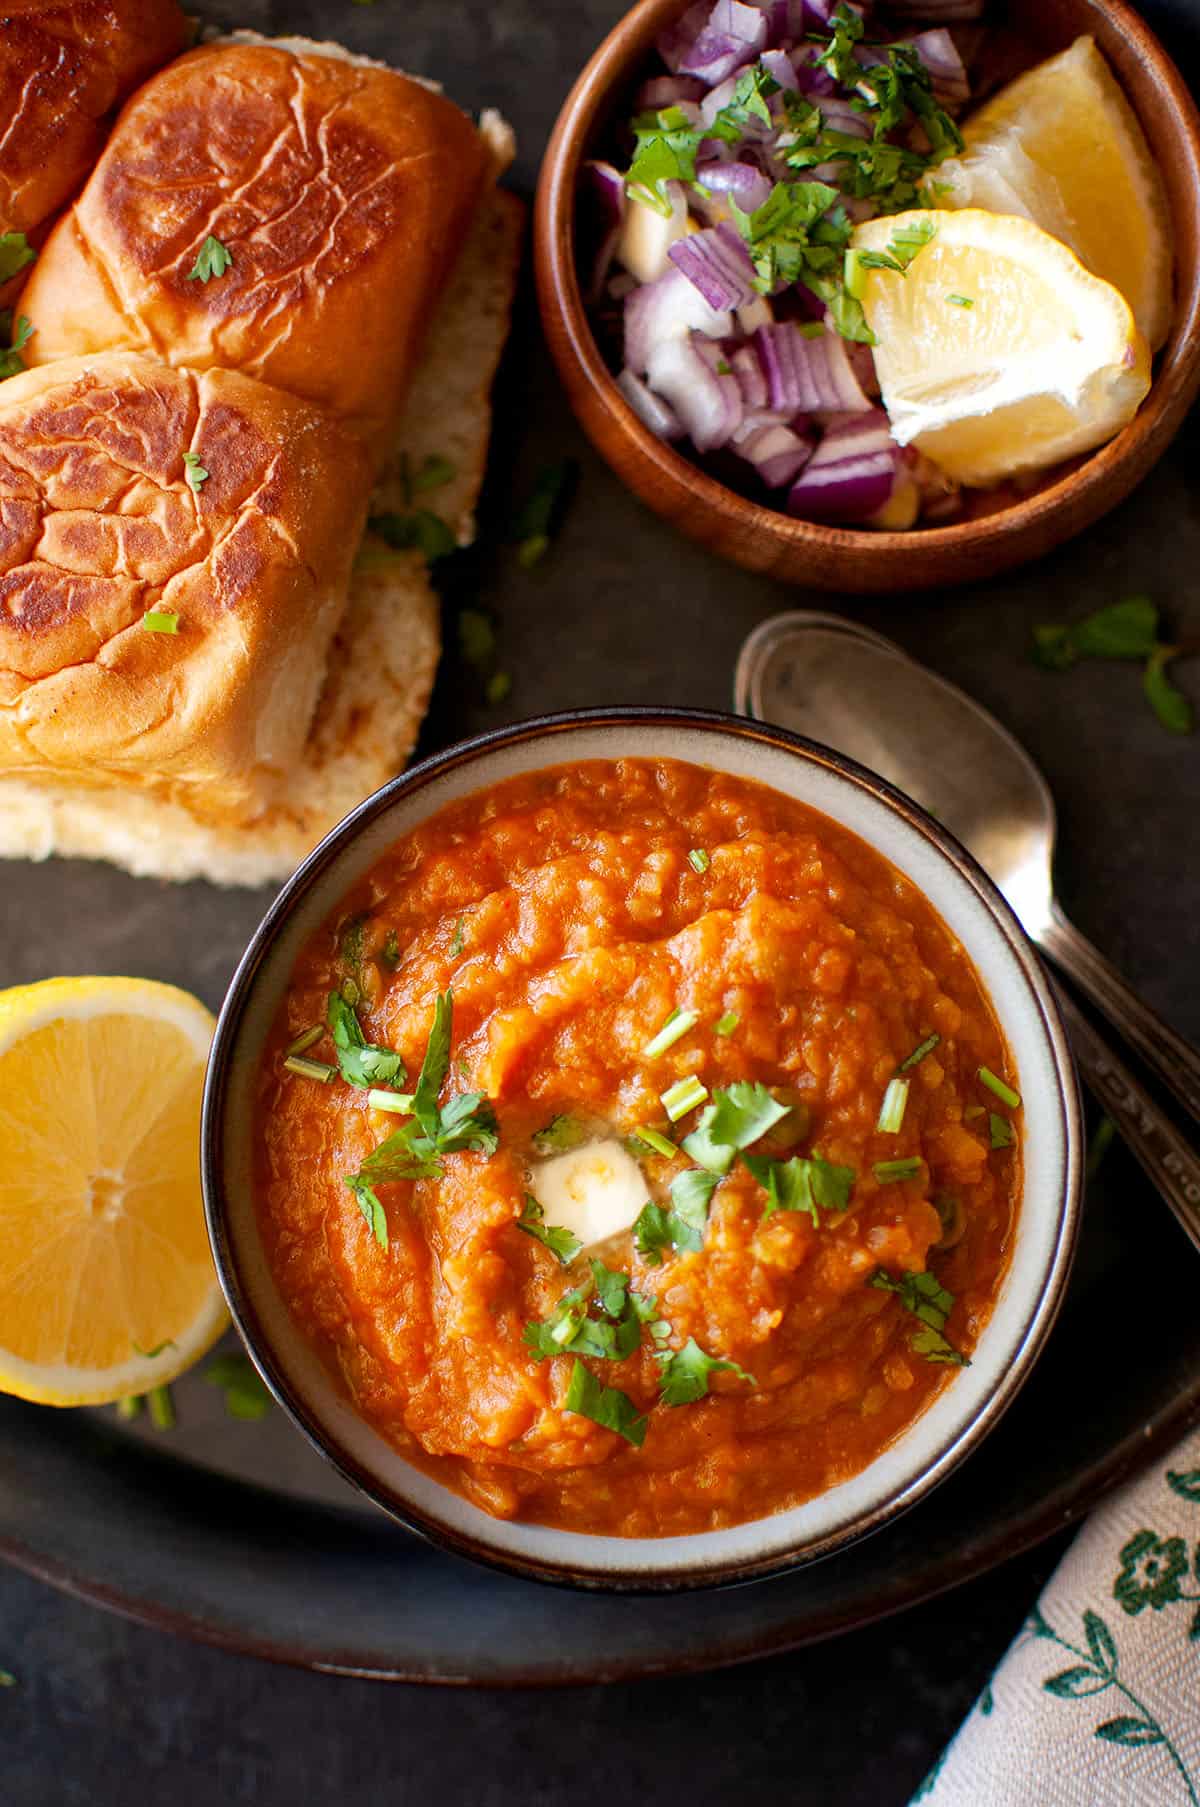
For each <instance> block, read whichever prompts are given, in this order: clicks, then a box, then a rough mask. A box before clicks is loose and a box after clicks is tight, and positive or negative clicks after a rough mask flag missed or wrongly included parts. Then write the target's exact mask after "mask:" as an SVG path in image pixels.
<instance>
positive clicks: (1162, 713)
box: [1142, 646, 1194, 734]
mask: <svg viewBox="0 0 1200 1807" xmlns="http://www.w3.org/2000/svg"><path fill="white" fill-rule="evenodd" d="M1178 651H1179V648H1178V647H1177V646H1157V647H1155V649H1154V651H1153V652H1152V653H1151V655H1150V657H1149V659H1148V660H1147V661H1146V671H1145V675H1144V677H1143V679H1142V688H1143V689H1144V691H1145V693H1146V701H1147V702H1148V703H1149V705H1150V707H1151V708H1152V709H1153V711H1154V713H1155V715H1157V717H1158V719H1159V721H1160V722H1161V723H1162V725H1163V727H1164V728H1165V729H1166V730H1167V732H1168V733H1169V734H1190V733H1191V731H1192V728H1193V726H1194V718H1193V715H1192V705H1191V704H1190V703H1189V702H1188V700H1187V698H1186V697H1185V696H1184V694H1183V692H1182V691H1181V690H1177V689H1176V688H1175V686H1174V684H1172V682H1171V680H1170V678H1168V676H1167V666H1168V665H1169V664H1170V662H1171V660H1172V659H1173V658H1175V657H1176V655H1177V654H1178Z"/></svg>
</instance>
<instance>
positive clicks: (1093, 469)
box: [534, 0, 1200, 591]
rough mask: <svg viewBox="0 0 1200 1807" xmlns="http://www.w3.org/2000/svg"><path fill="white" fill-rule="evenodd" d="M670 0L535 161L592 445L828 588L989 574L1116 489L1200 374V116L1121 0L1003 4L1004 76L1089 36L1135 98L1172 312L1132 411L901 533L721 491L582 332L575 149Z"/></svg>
mask: <svg viewBox="0 0 1200 1807" xmlns="http://www.w3.org/2000/svg"><path fill="white" fill-rule="evenodd" d="M682 11H683V6H682V4H681V0H640V3H639V4H638V5H637V6H635V7H634V8H633V10H632V12H630V13H628V14H626V16H625V18H624V19H622V20H621V22H620V24H619V25H618V26H617V27H616V28H615V30H613V31H611V32H610V33H609V35H608V37H607V38H605V40H604V42H603V43H602V44H601V46H600V48H599V50H597V52H596V53H595V55H594V56H593V57H592V59H591V61H590V62H589V63H588V64H587V66H586V68H585V69H584V71H583V73H582V75H581V76H580V77H579V80H578V81H577V82H576V84H575V86H574V88H573V89H572V90H571V93H570V95H569V96H568V98H567V102H566V105H565V106H564V107H563V110H562V112H561V113H560V114H559V117H558V121H557V123H556V125H555V128H554V132H553V134H552V136H551V139H550V144H549V147H548V149H547V151H546V155H545V159H544V161H543V163H542V172H541V177H540V180H539V183H538V192H537V203H536V211H535V220H534V259H535V268H536V273H537V284H538V295H539V300H540V303H541V312H542V320H543V323H544V326H545V330H546V337H547V339H548V341H549V344H550V350H551V352H552V354H553V356H554V359H555V362H556V363H557V365H558V369H559V373H560V375H561V377H562V380H563V382H564V384H565V386H566V390H567V395H568V397H569V398H570V401H571V405H572V407H573V408H574V410H575V412H576V414H577V415H578V416H579V419H580V421H581V423H582V425H583V427H584V430H585V431H586V432H587V434H588V437H589V438H590V439H591V440H592V443H593V444H594V445H595V447H596V449H597V450H598V451H599V452H600V454H601V456H602V457H604V458H606V459H607V460H608V462H609V463H610V464H611V465H612V466H613V469H614V470H615V471H617V473H618V474H619V475H620V476H621V477H622V478H623V479H624V481H625V482H626V483H627V484H628V485H629V487H630V488H631V489H632V490H634V491H635V493H636V494H637V495H639V496H640V497H641V498H642V500H643V501H644V502H648V503H649V504H650V506H651V508H653V509H655V510H657V512H658V513H659V514H661V515H663V516H664V517H665V518H666V519H667V520H669V521H671V522H673V523H674V524H675V525H676V526H677V527H680V528H682V530H683V531H684V533H687V534H690V535H691V537H692V538H693V539H697V540H699V541H701V543H702V544H704V545H706V546H710V547H712V549H713V550H714V551H715V552H720V553H721V554H723V555H724V556H725V557H726V558H729V559H732V560H734V562H735V563H737V564H739V565H744V566H745V567H746V568H747V569H748V570H751V571H765V572H769V573H770V574H771V575H772V576H774V577H779V578H786V579H790V580H791V581H792V582H794V583H802V584H807V585H809V586H815V587H817V588H820V589H830V590H857V591H878V590H912V589H923V588H929V587H932V586H934V585H939V584H951V583H963V582H970V581H972V580H974V579H978V578H984V577H990V576H992V575H994V574H995V573H996V572H998V571H1005V570H1008V569H1010V568H1011V567H1012V566H1014V565H1018V564H1021V563H1023V562H1025V561H1026V560H1028V559H1032V558H1037V557H1039V556H1040V555H1041V554H1042V553H1044V552H1048V551H1049V550H1050V549H1051V547H1053V546H1057V545H1060V544H1061V543H1062V541H1064V540H1067V539H1070V538H1071V536H1072V535H1073V534H1076V533H1079V532H1081V531H1082V529H1083V528H1085V527H1087V526H1089V525H1090V524H1091V523H1092V522H1093V521H1095V520H1097V519H1098V518H1099V517H1100V516H1101V515H1102V514H1104V513H1106V512H1107V511H1108V509H1110V508H1113V507H1114V506H1115V505H1116V504H1117V503H1118V502H1120V501H1122V500H1123V499H1124V497H1125V496H1127V495H1128V494H1129V492H1130V490H1132V489H1133V487H1134V485H1135V484H1137V483H1140V481H1141V480H1142V478H1143V477H1144V476H1145V475H1146V473H1147V472H1148V471H1149V470H1150V469H1151V467H1152V466H1153V465H1154V464H1155V462H1156V461H1157V460H1158V459H1159V458H1160V457H1161V456H1162V454H1163V452H1164V451H1165V450H1166V448H1167V446H1168V444H1169V443H1170V441H1171V439H1172V438H1173V436H1174V434H1175V433H1176V432H1177V431H1178V429H1179V427H1180V425H1181V424H1182V421H1183V418H1184V415H1185V414H1186V412H1187V409H1188V406H1189V404H1190V403H1191V401H1192V399H1193V397H1194V396H1195V394H1196V390H1197V387H1198V386H1200V117H1198V115H1197V112H1196V108H1195V106H1194V104H1193V102H1192V99H1191V96H1190V94H1189V93H1188V90H1187V88H1186V87H1185V85H1184V82H1183V78H1182V77H1181V75H1180V73H1179V71H1178V70H1177V69H1176V67H1175V65H1174V64H1173V63H1172V61H1171V59H1170V58H1169V57H1168V56H1167V53H1166V51H1165V50H1164V49H1163V47H1162V45H1161V44H1160V43H1159V41H1158V39H1157V38H1156V37H1155V36H1154V34H1153V32H1152V31H1151V30H1150V29H1149V27H1148V26H1147V25H1146V24H1145V23H1144V22H1143V21H1142V20H1141V19H1140V18H1139V17H1138V16H1137V14H1136V13H1135V12H1134V11H1133V10H1132V9H1131V7H1129V6H1127V5H1126V4H1124V0H1011V3H1010V4H1008V5H1007V7H1006V8H1005V11H1004V15H1003V18H1004V25H1005V30H1006V33H1007V35H1008V36H1009V39H1010V42H1011V43H1016V44H1019V45H1020V47H1021V51H1022V53H1023V54H1022V56H1021V58H1020V60H1019V61H1014V65H1013V68H1012V71H1011V73H1014V74H1015V73H1016V71H1017V68H1018V67H1022V66H1028V65H1029V64H1032V63H1034V62H1038V61H1040V60H1041V59H1042V58H1043V57H1047V56H1052V55H1054V54H1055V52H1057V51H1059V50H1064V49H1066V47H1067V46H1068V45H1069V44H1070V43H1071V42H1072V41H1073V40H1074V39H1075V38H1077V37H1079V36H1080V35H1081V34H1083V33H1085V32H1090V33H1091V35H1092V36H1093V37H1094V38H1095V39H1096V42H1097V44H1098V45H1099V46H1100V48H1101V50H1103V52H1104V54H1105V56H1106V57H1107V58H1108V60H1109V62H1110V63H1111V64H1112V67H1113V69H1114V70H1115V72H1116V74H1117V77H1118V79H1119V80H1120V82H1121V85H1122V87H1123V88H1124V90H1125V93H1126V95H1127V96H1128V97H1129V100H1130V101H1131V102H1132V104H1133V107H1134V109H1135V111H1136V112H1137V115H1138V118H1139V119H1140V120H1141V124H1142V129H1143V131H1144V132H1145V134H1146V137H1147V139H1148V141H1149V144H1150V148H1151V150H1152V152H1153V153H1154V156H1155V159H1156V160H1157V163H1158V166H1159V168H1160V170H1161V171H1162V175H1163V180H1164V182H1165V185H1166V190H1167V200H1168V205H1169V207H1170V211H1171V216H1172V220H1173V222H1174V228H1175V322H1174V326H1173V328H1172V331H1171V335H1170V338H1169V339H1168V341H1167V343H1166V345H1165V346H1164V347H1163V349H1162V351H1161V352H1160V353H1159V354H1158V357H1157V358H1156V360H1155V373H1154V382H1153V386H1152V388H1151V390H1150V393H1149V395H1148V396H1147V397H1146V400H1145V401H1144V402H1143V404H1142V406H1141V409H1140V410H1139V412H1138V414H1137V415H1136V417H1135V418H1134V420H1133V421H1132V422H1131V423H1130V425H1129V426H1128V427H1126V428H1125V430H1124V432H1123V433H1121V434H1119V435H1118V437H1117V438H1116V439H1114V440H1110V441H1109V443H1108V444H1107V445H1104V446H1101V447H1100V448H1099V449H1098V450H1097V451H1095V452H1093V453H1091V454H1090V455H1089V456H1088V457H1087V458H1085V459H1083V460H1081V461H1077V462H1076V463H1075V464H1073V465H1072V466H1069V467H1064V468H1063V470H1062V471H1061V472H1059V473H1058V474H1056V475H1054V476H1052V477H1051V478H1050V479H1049V480H1048V481H1047V482H1045V483H1044V484H1043V485H1042V486H1041V487H1040V488H1038V489H1036V490H1034V491H1032V492H1031V493H1029V494H1027V495H1025V496H1024V497H1022V498H1021V499H1019V500H1016V501H1013V502H1012V503H1010V504H1009V505H1007V506H1002V507H999V508H997V509H996V511H995V512H993V513H990V514H986V515H984V516H983V517H982V518H977V519H973V520H969V521H961V522H957V523H955V524H954V525H952V526H946V527H925V528H918V529H916V530H914V531H912V532H908V533H883V532H872V531H867V530H862V529H852V528H840V527H824V526H819V525H817V524H816V523H814V522H809V521H798V520H794V519H792V517H791V516H789V515H786V514H784V513H782V512H781V511H779V510H776V509H773V508H767V507H764V506H763V505H762V504H760V503H758V502H753V501H750V500H749V499H748V498H747V497H745V496H741V495H739V494H737V492H736V491H734V490H731V489H727V488H726V487H725V485H724V484H722V483H718V482H716V481H715V480H714V479H713V478H712V477H710V476H709V475H708V474H707V473H706V472H705V471H703V470H701V469H700V468H699V467H698V466H697V465H696V464H694V463H693V462H691V460H690V459H688V458H687V457H685V456H683V455H682V454H681V453H680V452H677V451H675V450H674V449H673V448H672V447H671V446H669V445H667V444H665V443H664V442H663V441H662V440H659V439H656V438H655V436H654V435H653V434H652V433H651V432H650V431H649V429H648V428H646V427H645V426H643V425H642V423H641V422H640V421H639V420H638V418H637V416H636V415H635V414H634V413H633V411H632V409H631V408H630V407H629V406H628V404H627V403H626V401H625V399H624V397H623V396H622V395H621V393H620V391H619V390H618V388H617V386H616V383H615V381H614V379H613V376H612V373H611V372H610V371H609V369H608V367H607V365H606V364H605V361H604V359H603V357H602V356H601V353H600V350H599V347H598V346H597V343H596V340H595V337H594V335H593V332H592V327H591V323H590V321H589V319H588V315H587V311H586V309H585V307H584V302H583V295H582V292H581V289H580V284H579V278H578V274H577V268H576V232H575V201H576V193H577V188H578V182H579V174H580V170H581V167H582V165H583V163H584V162H585V160H586V159H587V158H588V157H590V156H595V155H597V154H599V153H600V150H601V147H602V145H603V143H604V140H605V134H606V132H607V131H608V129H609V126H610V124H611V122H612V121H613V120H614V119H615V118H619V117H621V115H622V113H623V112H624V111H625V110H626V109H627V103H628V99H629V95H630V92H631V90H632V88H633V86H634V85H635V83H636V81H637V80H638V79H639V78H640V77H641V76H642V74H643V71H644V70H645V69H646V67H647V65H648V63H649V60H650V58H651V56H652V53H653V49H654V41H655V39H656V37H657V36H658V33H659V32H660V31H661V30H662V28H663V27H664V25H666V24H667V23H668V22H670V21H671V20H672V19H674V18H676V17H677V16H678V15H679V14H680V13H681V12H682Z"/></svg>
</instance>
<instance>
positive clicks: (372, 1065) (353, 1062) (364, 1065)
mask: <svg viewBox="0 0 1200 1807" xmlns="http://www.w3.org/2000/svg"><path fill="white" fill-rule="evenodd" d="M326 1020H327V1022H328V1024H329V1031H330V1034H331V1035H332V1036H333V1045H334V1047H335V1049H336V1050H337V1057H338V1066H339V1067H340V1068H341V1072H342V1078H343V1079H345V1080H348V1081H349V1083H350V1084H351V1085H356V1086H359V1087H361V1088H362V1089H363V1090H364V1091H369V1090H370V1089H371V1087H372V1086H380V1087H385V1086H391V1087H394V1088H399V1087H400V1086H402V1085H403V1084H404V1081H405V1078H406V1076H407V1075H406V1069H405V1066H404V1062H403V1060H401V1058H400V1056H399V1055H398V1054H395V1053H393V1051H392V1050H391V1049H390V1048H380V1047H377V1046H376V1045H374V1044H373V1043H371V1042H368V1041H367V1039H366V1037H365V1036H364V1034H363V1032H362V1025H361V1024H360V1023H359V1020H358V1017H357V1015H356V1013H355V1011H354V1010H353V1009H352V1008H351V1006H350V1005H349V1004H348V1003H347V1002H346V1000H345V998H343V997H342V995H341V993H340V992H337V991H331V992H330V994H329V1004H328V1009H327V1013H326Z"/></svg>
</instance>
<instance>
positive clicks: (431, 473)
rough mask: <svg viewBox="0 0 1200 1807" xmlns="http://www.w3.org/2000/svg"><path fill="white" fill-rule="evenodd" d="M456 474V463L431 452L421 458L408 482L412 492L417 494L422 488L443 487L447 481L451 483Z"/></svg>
mask: <svg viewBox="0 0 1200 1807" xmlns="http://www.w3.org/2000/svg"><path fill="white" fill-rule="evenodd" d="M457 475H458V466H457V465H456V464H453V463H451V461H450V459H449V458H443V457H442V456H441V455H440V454H439V453H437V452H431V453H430V455H429V457H428V458H424V459H422V461H421V465H420V468H419V469H418V470H416V471H414V472H413V474H412V476H411V478H410V479H409V482H410V485H411V488H412V493H413V494H414V495H418V496H419V495H420V493H421V491H422V490H423V489H442V488H444V486H445V485H446V484H447V483H453V481H454V479H455V477H457Z"/></svg>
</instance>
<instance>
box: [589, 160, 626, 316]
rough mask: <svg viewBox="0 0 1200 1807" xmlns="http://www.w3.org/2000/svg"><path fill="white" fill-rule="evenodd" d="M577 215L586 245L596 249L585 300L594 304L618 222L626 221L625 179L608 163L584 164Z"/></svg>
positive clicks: (613, 246)
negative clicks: (579, 216) (580, 220)
mask: <svg viewBox="0 0 1200 1807" xmlns="http://www.w3.org/2000/svg"><path fill="white" fill-rule="evenodd" d="M580 215H581V219H582V221H583V228H584V233H585V243H586V244H588V245H589V246H590V245H594V246H595V254H594V257H593V261H592V272H591V277H590V279H589V281H588V285H587V298H588V300H589V301H596V300H597V299H598V298H599V296H600V293H601V290H602V289H603V287H604V279H605V277H606V276H607V275H608V269H609V265H610V264H611V263H612V260H613V252H614V251H615V250H616V248H617V240H618V239H619V238H620V236H621V222H622V221H623V220H624V218H625V178H624V176H622V174H621V172H620V171H619V170H617V169H614V168H613V166H612V164H611V163H601V162H599V161H597V160H595V159H593V160H592V161H591V162H589V163H585V164H584V166H583V186H582V189H581V193H580Z"/></svg>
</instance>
